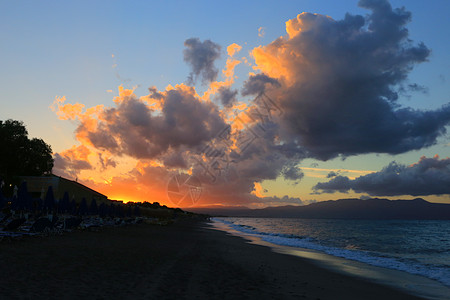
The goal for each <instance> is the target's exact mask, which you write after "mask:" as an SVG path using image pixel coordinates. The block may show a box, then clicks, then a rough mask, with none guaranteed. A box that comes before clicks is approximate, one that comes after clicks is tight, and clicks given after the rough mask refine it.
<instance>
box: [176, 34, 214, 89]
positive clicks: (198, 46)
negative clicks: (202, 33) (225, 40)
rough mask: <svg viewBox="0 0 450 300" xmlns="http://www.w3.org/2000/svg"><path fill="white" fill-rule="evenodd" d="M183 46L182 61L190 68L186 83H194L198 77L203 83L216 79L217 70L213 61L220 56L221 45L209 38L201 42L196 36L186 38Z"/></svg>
mask: <svg viewBox="0 0 450 300" xmlns="http://www.w3.org/2000/svg"><path fill="white" fill-rule="evenodd" d="M184 46H185V47H186V49H184V51H183V54H184V61H185V62H187V63H188V64H189V65H190V66H191V68H192V71H191V73H190V75H189V77H188V84H193V83H195V81H196V80H197V79H198V78H199V77H200V78H201V79H202V82H203V83H207V82H211V81H214V80H216V78H217V74H218V70H217V69H216V67H215V66H214V62H215V60H216V59H218V58H219V57H220V49H221V47H220V46H219V45H218V44H216V43H214V42H212V41H210V40H205V41H204V42H201V41H200V39H198V38H190V39H187V40H186V41H185V42H184Z"/></svg>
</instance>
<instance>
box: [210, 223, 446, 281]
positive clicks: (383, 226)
mask: <svg viewBox="0 0 450 300" xmlns="http://www.w3.org/2000/svg"><path fill="white" fill-rule="evenodd" d="M214 220H215V221H219V222H222V223H225V224H227V225H228V226H230V227H232V228H233V229H234V230H236V231H239V232H242V233H245V234H250V235H253V236H255V237H258V238H261V239H262V240H263V241H266V242H269V243H272V244H276V245H283V246H291V247H298V248H303V249H310V250H315V251H320V252H324V253H326V254H329V255H332V256H337V257H342V258H345V259H349V260H355V261H359V262H363V263H366V264H370V265H373V266H377V267H383V268H388V269H395V270H400V271H404V272H407V273H411V274H415V275H421V276H424V277H428V278H430V279H434V280H437V281H439V282H441V283H442V284H444V285H445V286H448V287H450V221H441V220H439V221H434V220H433V221H429V220H425V221H423V220H417V221H411V220H338V219H333V220H325V219H282V218H214Z"/></svg>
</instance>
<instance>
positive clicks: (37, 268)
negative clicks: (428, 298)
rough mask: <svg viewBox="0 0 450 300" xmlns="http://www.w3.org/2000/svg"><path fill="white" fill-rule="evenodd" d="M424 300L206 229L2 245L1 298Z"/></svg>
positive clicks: (102, 233) (148, 228) (138, 230)
mask: <svg viewBox="0 0 450 300" xmlns="http://www.w3.org/2000/svg"><path fill="white" fill-rule="evenodd" d="M80 298H84V299H419V298H416V297H413V296H410V295H406V294H404V293H403V292H400V291H396V290H394V289H391V288H389V287H385V286H381V285H377V284H374V283H370V282H367V281H364V280H361V279H358V278H354V277H350V276H345V275H341V274H338V273H334V272H331V271H328V270H325V269H322V268H319V267H317V266H315V265H313V264H312V263H310V262H309V261H308V260H306V259H303V258H300V257H295V256H290V255H284V254H278V253H274V252H272V251H271V250H270V249H269V248H268V247H264V246H258V245H252V244H249V243H247V242H246V241H245V240H244V239H242V238H240V237H235V236H230V235H229V234H227V233H225V232H222V231H218V230H214V229H212V228H210V227H209V226H208V225H206V224H205V223H198V222H186V221H184V222H179V223H176V224H173V225H170V226H157V225H148V224H140V225H130V226H127V227H121V228H102V229H100V230H99V231H79V232H72V233H67V234H63V235H61V236H51V237H42V238H33V237H29V238H24V239H22V240H20V241H9V242H8V241H6V242H5V241H3V242H1V243H0V299H80Z"/></svg>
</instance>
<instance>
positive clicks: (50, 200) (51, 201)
mask: <svg viewBox="0 0 450 300" xmlns="http://www.w3.org/2000/svg"><path fill="white" fill-rule="evenodd" d="M54 207H55V196H54V195H53V187H52V186H49V187H48V190H47V195H45V201H44V210H46V211H47V212H51V211H52V210H53V208H54Z"/></svg>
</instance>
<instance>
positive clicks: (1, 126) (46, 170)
mask: <svg viewBox="0 0 450 300" xmlns="http://www.w3.org/2000/svg"><path fill="white" fill-rule="evenodd" d="M52 168H53V157H52V148H51V147H50V145H48V144H47V143H45V142H44V141H43V140H42V139H37V138H33V139H29V138H28V131H27V129H26V127H25V125H24V124H23V122H21V121H16V120H6V121H1V120H0V176H4V177H6V178H12V177H14V176H20V175H26V176H40V175H45V174H50V173H51V171H52Z"/></svg>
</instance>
